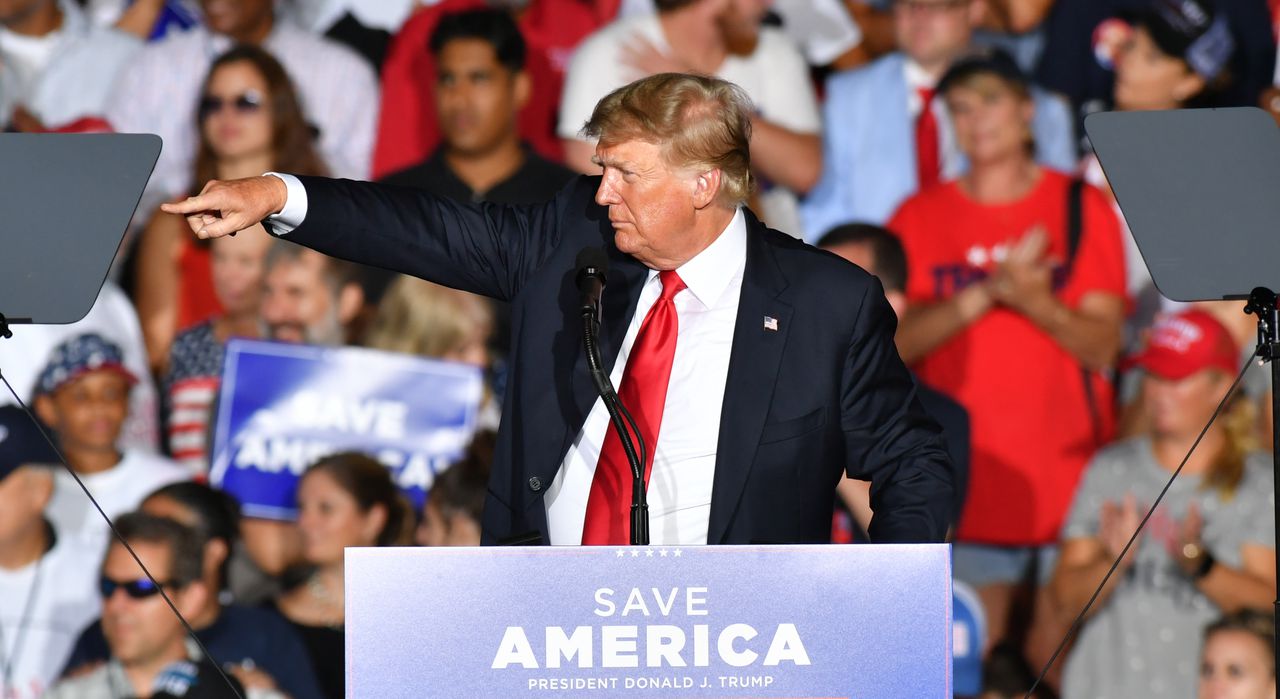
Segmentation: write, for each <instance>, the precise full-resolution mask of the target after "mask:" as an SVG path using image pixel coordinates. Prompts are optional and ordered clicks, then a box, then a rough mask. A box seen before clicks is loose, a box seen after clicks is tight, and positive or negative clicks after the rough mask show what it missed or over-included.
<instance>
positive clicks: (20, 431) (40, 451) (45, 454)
mask: <svg viewBox="0 0 1280 699" xmlns="http://www.w3.org/2000/svg"><path fill="white" fill-rule="evenodd" d="M36 425H37V422H36V418H35V416H34V415H31V414H29V413H27V411H25V410H23V409H22V408H19V407H18V406H16V405H6V406H3V407H0V481H2V480H4V479H5V478H6V477H7V476H8V475H9V474H10V473H13V472H14V471H16V470H18V469H19V468H20V467H22V466H25V465H27V464H56V463H60V462H61V461H62V460H61V459H60V458H58V452H56V451H54V450H53V447H51V446H49V442H48V441H46V440H45V438H44V435H42V434H41V433H40V429H39V428H38V427H37V426H36Z"/></svg>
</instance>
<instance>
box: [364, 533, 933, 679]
mask: <svg viewBox="0 0 1280 699" xmlns="http://www.w3.org/2000/svg"><path fill="white" fill-rule="evenodd" d="M346 556H347V558H346V579H347V580H346V595H347V626H346V636H347V638H346V640H347V655H346V657H347V697H349V698H350V699H366V698H368V699H372V698H374V697H377V698H379V699H390V698H393V697H421V696H450V697H460V698H462V697H466V698H471V697H477V698H478V697H504V698H505V697H585V696H608V697H617V696H635V697H792V698H799V697H813V698H816V697H851V698H852V697H857V698H859V699H860V698H862V697H875V698H876V699H944V698H949V697H951V570H950V568H951V565H950V554H949V549H948V547H947V546H945V545H913V546H906V545H893V546H890V545H884V546H869V545H864V546H698V547H684V548H676V547H656V546H655V547H624V548H610V547H530V548H421V549H393V548H381V549H378V548H369V549H363V548H361V549H355V548H353V549H347V553H346Z"/></svg>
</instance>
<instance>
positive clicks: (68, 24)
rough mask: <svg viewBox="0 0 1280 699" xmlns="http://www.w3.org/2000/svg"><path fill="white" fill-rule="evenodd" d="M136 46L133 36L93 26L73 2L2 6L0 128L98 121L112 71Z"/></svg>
mask: <svg viewBox="0 0 1280 699" xmlns="http://www.w3.org/2000/svg"><path fill="white" fill-rule="evenodd" d="M141 47H142V41H141V40H139V39H137V38H136V37H133V36H130V35H128V34H126V33H124V32H121V31H118V30H116V29H114V28H110V27H94V26H92V24H91V23H90V22H89V20H88V18H86V17H85V16H84V12H83V11H82V10H81V9H80V7H79V6H78V5H77V4H76V3H75V2H73V1H72V0H62V1H61V2H59V0H16V2H14V1H11V2H6V3H0V126H3V125H5V124H13V125H14V126H15V127H17V128H18V129H19V130H25V129H38V128H42V127H48V128H55V127H60V126H64V125H66V124H68V123H70V122H72V121H75V120H77V119H79V118H81V117H89V116H100V115H101V114H102V111H103V108H104V107H105V105H106V102H107V97H108V94H109V90H110V89H111V84H112V83H113V82H115V78H116V74H117V71H119V69H120V67H121V66H122V65H124V63H125V62H126V61H127V60H129V58H130V57H131V56H132V55H133V54H134V52H135V51H137V50H138V49H140V48H141ZM86 51H88V52H89V53H86ZM86 59H88V60H86ZM15 112H17V114H16V115H15Z"/></svg>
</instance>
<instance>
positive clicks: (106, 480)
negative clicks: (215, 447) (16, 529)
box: [45, 451, 191, 566]
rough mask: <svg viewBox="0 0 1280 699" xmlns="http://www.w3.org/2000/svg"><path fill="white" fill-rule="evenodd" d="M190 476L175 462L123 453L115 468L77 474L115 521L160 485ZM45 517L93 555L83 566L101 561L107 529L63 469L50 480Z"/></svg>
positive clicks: (144, 454) (141, 454) (140, 454)
mask: <svg viewBox="0 0 1280 699" xmlns="http://www.w3.org/2000/svg"><path fill="white" fill-rule="evenodd" d="M190 477H191V474H190V472H188V471H187V470H186V469H184V468H183V467H182V466H180V465H178V464H177V462H174V461H171V460H169V459H166V458H164V457H162V456H157V455H156V454H150V453H147V452H142V451H126V452H125V453H124V458H123V459H121V460H120V463H118V464H116V466H115V468H111V469H108V470H106V471H103V472H101V473H93V474H89V475H81V476H80V480H81V481H83V482H84V484H85V486H86V487H87V488H88V489H89V492H91V493H93V497H94V498H96V499H97V501H98V504H99V505H101V506H102V510H103V512H106V513H107V516H109V517H111V518H112V519H115V518H116V517H119V516H120V515H122V514H125V513H127V512H132V511H133V510H135V509H137V507H138V505H140V504H142V501H143V499H144V498H146V497H147V496H148V495H150V494H151V493H152V492H153V491H155V490H156V489H158V488H160V487H161V486H165V485H168V484H170V483H176V482H178V481H185V480H188V479H190ZM45 515H46V516H48V517H49V520H50V521H51V522H53V525H54V526H55V527H57V529H58V531H59V532H60V533H61V535H62V536H63V537H66V538H73V537H74V538H76V539H78V540H80V541H81V542H82V543H84V544H85V545H86V546H88V547H89V550H91V551H96V552H97V553H96V554H95V555H94V557H93V558H92V560H90V561H86V563H85V564H86V565H89V564H92V565H94V566H96V565H97V564H98V562H99V561H101V560H102V557H103V555H105V554H106V549H107V540H108V539H109V537H110V535H111V530H110V528H109V527H107V523H106V522H104V521H103V520H102V515H100V514H98V511H97V509H95V508H94V506H93V503H91V502H89V499H88V498H87V497H86V496H85V494H84V491H83V490H81V489H80V486H79V485H76V482H75V479H73V478H72V477H71V475H70V474H69V473H67V472H66V471H65V470H64V471H59V472H58V474H57V476H56V477H55V479H54V489H53V499H52V500H50V501H49V505H48V506H47V507H46V508H45Z"/></svg>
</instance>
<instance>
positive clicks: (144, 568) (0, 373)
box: [0, 371, 244, 699]
mask: <svg viewBox="0 0 1280 699" xmlns="http://www.w3.org/2000/svg"><path fill="white" fill-rule="evenodd" d="M0 381H3V382H4V385H5V388H8V389H9V394H10V395H12V396H13V399H14V400H15V401H17V402H18V405H19V406H21V407H22V410H23V412H25V413H26V414H27V417H29V418H31V421H32V423H33V424H35V426H36V429H38V430H40V435H41V436H42V437H44V440H45V441H46V442H48V443H49V446H50V448H52V449H53V451H54V453H56V454H57V455H58V459H59V460H60V463H61V464H62V467H63V468H64V469H66V471H67V473H69V474H71V477H72V478H74V479H75V481H76V485H79V486H80V489H81V490H83V491H84V494H85V496H86V497H88V498H89V502H91V503H93V507H94V509H96V510H97V511H98V514H100V515H102V519H103V520H105V521H106V523H107V526H108V527H110V528H111V534H112V535H113V536H114V537H115V539H116V541H119V542H120V544H121V545H123V546H124V548H125V550H126V551H128V552H129V555H130V556H131V557H132V558H133V560H134V562H135V563H137V564H138V567H139V568H141V569H142V573H143V575H146V576H147V580H149V581H151V584H152V585H155V586H156V589H157V590H159V591H160V596H161V597H162V598H164V603H165V604H167V605H169V609H170V610H171V611H172V612H173V614H174V616H176V617H178V621H180V622H182V626H183V628H185V629H186V630H187V636H188V637H190V638H191V640H193V641H195V642H196V646H197V647H199V648H200V652H201V653H204V657H205V658H207V659H208V660H209V662H210V664H212V665H213V666H214V668H215V669H216V670H217V671H218V675H219V676H220V677H221V678H222V680H223V682H225V683H226V684H227V688H228V689H230V690H231V693H232V694H233V695H235V697H236V699H244V695H242V694H241V693H240V690H239V689H237V688H236V685H235V683H233V682H232V681H231V678H229V677H227V673H226V672H224V671H223V669H222V665H221V663H219V662H218V661H217V659H215V658H214V657H213V655H212V654H211V653H209V649H208V648H205V645H204V642H202V641H201V640H200V638H199V637H198V636H196V631H195V629H193V628H192V627H191V623H190V622H188V621H187V619H186V617H184V616H182V612H179V611H178V608H177V607H176V606H174V604H173V600H171V599H169V593H167V592H165V590H164V587H163V586H161V585H160V581H158V580H156V578H155V576H153V575H152V574H151V571H150V570H148V569H147V566H146V565H144V564H143V563H142V559H141V558H138V554H137V553H135V552H134V550H133V547H132V546H130V545H129V542H128V541H125V538H124V537H123V536H121V535H120V531H119V530H118V529H116V523H115V522H113V521H111V518H110V517H108V516H107V513H106V512H105V511H104V510H103V509H102V506H101V505H99V504H98V500H97V498H95V497H93V493H91V492H89V488H88V486H86V485H85V484H84V481H82V480H80V476H79V475H78V474H77V473H76V472H75V469H73V468H71V465H70V464H68V463H67V457H66V456H64V455H63V453H62V450H61V449H59V448H58V445H57V444H56V443H54V441H53V438H52V437H50V436H49V433H48V432H46V431H45V429H44V425H42V424H40V421H39V420H37V419H36V417H35V414H34V413H32V412H31V408H29V407H27V404H26V403H25V402H24V401H23V400H22V397H21V396H19V395H18V392H17V391H15V390H13V386H12V385H11V384H10V383H9V379H8V378H7V377H6V376H5V375H4V372H3V371H0Z"/></svg>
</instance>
